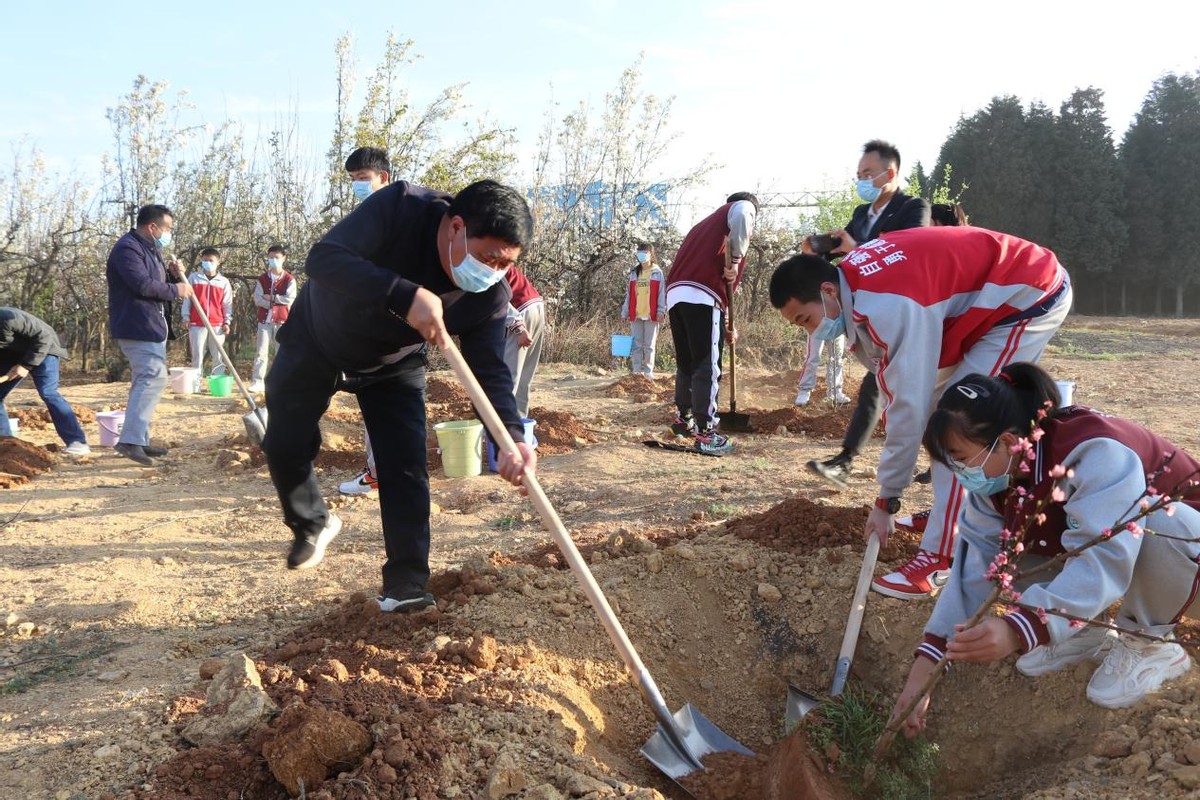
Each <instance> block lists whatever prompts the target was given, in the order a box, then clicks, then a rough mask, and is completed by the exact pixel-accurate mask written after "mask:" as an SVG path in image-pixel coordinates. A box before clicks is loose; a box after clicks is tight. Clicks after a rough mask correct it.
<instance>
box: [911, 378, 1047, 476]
mask: <svg viewBox="0 0 1200 800" xmlns="http://www.w3.org/2000/svg"><path fill="white" fill-rule="evenodd" d="M1061 401H1062V398H1061V396H1060V395H1059V392H1058V386H1057V385H1056V384H1055V383H1054V379H1053V378H1051V377H1050V375H1049V373H1047V372H1046V371H1045V370H1044V369H1042V368H1041V367H1039V366H1037V365H1036V364H1030V363H1028V362H1025V361H1018V362H1016V363H1013V364H1009V365H1008V366H1006V367H1004V368H1003V369H1001V370H1000V373H999V375H997V376H995V377H992V376H990V375H982V374H979V373H972V374H970V375H967V376H966V377H965V378H963V379H961V380H959V381H957V382H956V383H955V384H954V385H953V386H951V387H949V388H948V389H946V391H945V392H944V393H943V394H942V396H941V397H940V398H939V399H938V404H937V409H936V410H935V411H934V412H933V414H931V415H930V417H929V422H928V423H927V424H926V426H925V435H924V436H923V437H922V440H921V443H922V444H924V445H925V449H926V450H927V451H928V452H929V457H930V458H931V459H933V460H934V461H939V462H941V463H942V464H949V463H950V454H949V453H948V452H947V450H946V439H947V438H948V437H949V435H950V434H951V433H954V434H957V435H958V436H960V437H962V438H963V439H966V440H967V441H971V442H979V443H980V444H984V445H988V444H991V443H992V442H994V441H996V440H997V439H999V438H1000V434H1002V433H1006V432H1009V431H1011V432H1013V433H1015V434H1017V435H1018V436H1028V435H1029V434H1030V433H1031V432H1032V431H1033V428H1034V426H1035V425H1037V424H1038V422H1039V421H1040V418H1041V417H1048V416H1049V417H1053V416H1054V415H1055V414H1056V413H1058V405H1059V403H1060V402H1061Z"/></svg>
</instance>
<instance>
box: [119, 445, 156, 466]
mask: <svg viewBox="0 0 1200 800" xmlns="http://www.w3.org/2000/svg"><path fill="white" fill-rule="evenodd" d="M113 450H115V451H116V453H117V455H120V456H125V457H126V458H128V459H130V460H132V461H136V462H137V463H139V464H141V465H142V466H144V467H153V466H154V459H152V458H150V456H149V455H148V454H147V453H146V449H145V448H144V447H142V446H141V445H140V444H126V443H125V442H119V443H118V444H117V446H116V447H114V448H113Z"/></svg>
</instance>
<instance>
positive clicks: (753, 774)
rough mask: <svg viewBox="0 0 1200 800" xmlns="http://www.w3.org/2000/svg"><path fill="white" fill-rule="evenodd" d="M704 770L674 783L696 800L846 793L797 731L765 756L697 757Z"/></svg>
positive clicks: (797, 798) (799, 798) (818, 799)
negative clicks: (699, 758)
mask: <svg viewBox="0 0 1200 800" xmlns="http://www.w3.org/2000/svg"><path fill="white" fill-rule="evenodd" d="M702 763H703V764H704V770H703V771H700V770H697V771H696V772H693V773H691V774H690V775H685V776H684V777H683V778H682V779H680V781H679V783H680V784H681V785H682V786H683V787H684V788H685V789H687V790H688V792H690V793H691V794H692V796H693V797H695V798H696V800H743V798H755V799H756V800H843V798H847V799H848V798H849V797H850V793H849V792H848V791H847V790H846V788H845V787H844V786H842V785H841V784H840V783H838V782H837V780H836V779H835V778H833V777H831V776H830V775H828V774H826V773H825V771H824V762H823V759H821V757H820V756H818V755H817V754H816V753H814V752H813V750H812V747H811V746H810V745H809V743H808V739H807V737H806V736H805V735H804V731H803V729H798V730H797V731H796V732H795V733H793V734H792V735H791V736H789V737H787V738H786V739H784V740H782V741H780V742H776V743H775V744H774V745H772V746H771V748H770V749H769V750H767V752H766V753H765V754H762V755H754V756H744V755H740V754H738V753H729V752H724V753H713V754H711V755H708V756H705V757H704V758H703V759H702Z"/></svg>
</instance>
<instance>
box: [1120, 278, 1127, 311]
mask: <svg viewBox="0 0 1200 800" xmlns="http://www.w3.org/2000/svg"><path fill="white" fill-rule="evenodd" d="M1125 303H1126V295H1125V281H1121V316H1122V317H1123V316H1125V315H1126V314H1127V313H1129V312H1128V311H1126V305H1125Z"/></svg>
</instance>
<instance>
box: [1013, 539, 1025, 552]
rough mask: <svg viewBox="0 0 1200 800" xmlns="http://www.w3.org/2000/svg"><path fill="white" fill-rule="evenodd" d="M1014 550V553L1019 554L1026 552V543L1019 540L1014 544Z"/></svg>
mask: <svg viewBox="0 0 1200 800" xmlns="http://www.w3.org/2000/svg"><path fill="white" fill-rule="evenodd" d="M1013 552H1014V553H1016V554H1017V555H1020V554H1021V553H1024V552H1025V545H1024V543H1022V542H1017V543H1016V544H1015V545H1013Z"/></svg>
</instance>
